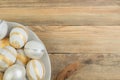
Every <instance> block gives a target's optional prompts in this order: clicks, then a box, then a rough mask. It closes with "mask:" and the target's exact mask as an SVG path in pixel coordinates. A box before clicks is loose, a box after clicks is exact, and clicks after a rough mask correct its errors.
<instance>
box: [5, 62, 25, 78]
mask: <svg viewBox="0 0 120 80" xmlns="http://www.w3.org/2000/svg"><path fill="white" fill-rule="evenodd" d="M25 77H26V70H25V67H24V66H22V65H18V64H15V65H12V66H11V67H9V68H8V69H7V70H6V71H5V73H4V76H3V80H25V79H26V78H25Z"/></svg>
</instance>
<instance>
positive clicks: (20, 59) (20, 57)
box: [16, 49, 30, 65]
mask: <svg viewBox="0 0 120 80" xmlns="http://www.w3.org/2000/svg"><path fill="white" fill-rule="evenodd" d="M17 53H18V55H17V61H16V63H17V64H21V65H26V64H27V62H28V61H29V60H30V59H29V58H28V57H27V56H26V55H25V53H24V50H23V49H18V50H17Z"/></svg>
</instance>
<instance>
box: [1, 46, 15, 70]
mask: <svg viewBox="0 0 120 80" xmlns="http://www.w3.org/2000/svg"><path fill="white" fill-rule="evenodd" d="M16 56H17V52H16V50H15V49H14V48H13V47H11V46H7V47H5V48H3V49H2V48H0V71H5V70H6V69H7V68H8V67H9V66H11V65H13V64H14V63H15V61H16Z"/></svg>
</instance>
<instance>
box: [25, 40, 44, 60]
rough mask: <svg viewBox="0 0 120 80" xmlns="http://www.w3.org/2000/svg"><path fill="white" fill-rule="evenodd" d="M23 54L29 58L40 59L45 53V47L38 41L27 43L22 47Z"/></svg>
mask: <svg viewBox="0 0 120 80" xmlns="http://www.w3.org/2000/svg"><path fill="white" fill-rule="evenodd" d="M24 51H25V54H26V55H27V56H28V57H29V58H33V59H40V58H41V57H42V56H43V54H44V53H45V47H44V45H43V44H42V43H40V42H39V41H34V40H33V41H29V42H27V43H26V45H25V47H24Z"/></svg>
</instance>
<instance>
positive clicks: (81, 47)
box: [30, 26, 120, 54]
mask: <svg viewBox="0 0 120 80" xmlns="http://www.w3.org/2000/svg"><path fill="white" fill-rule="evenodd" d="M30 28H31V29H32V30H33V31H34V32H35V33H36V34H37V35H38V36H39V37H40V39H41V40H43V42H44V43H45V45H46V47H47V49H48V52H49V53H88V54H89V53H120V26H32V27H30Z"/></svg>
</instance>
